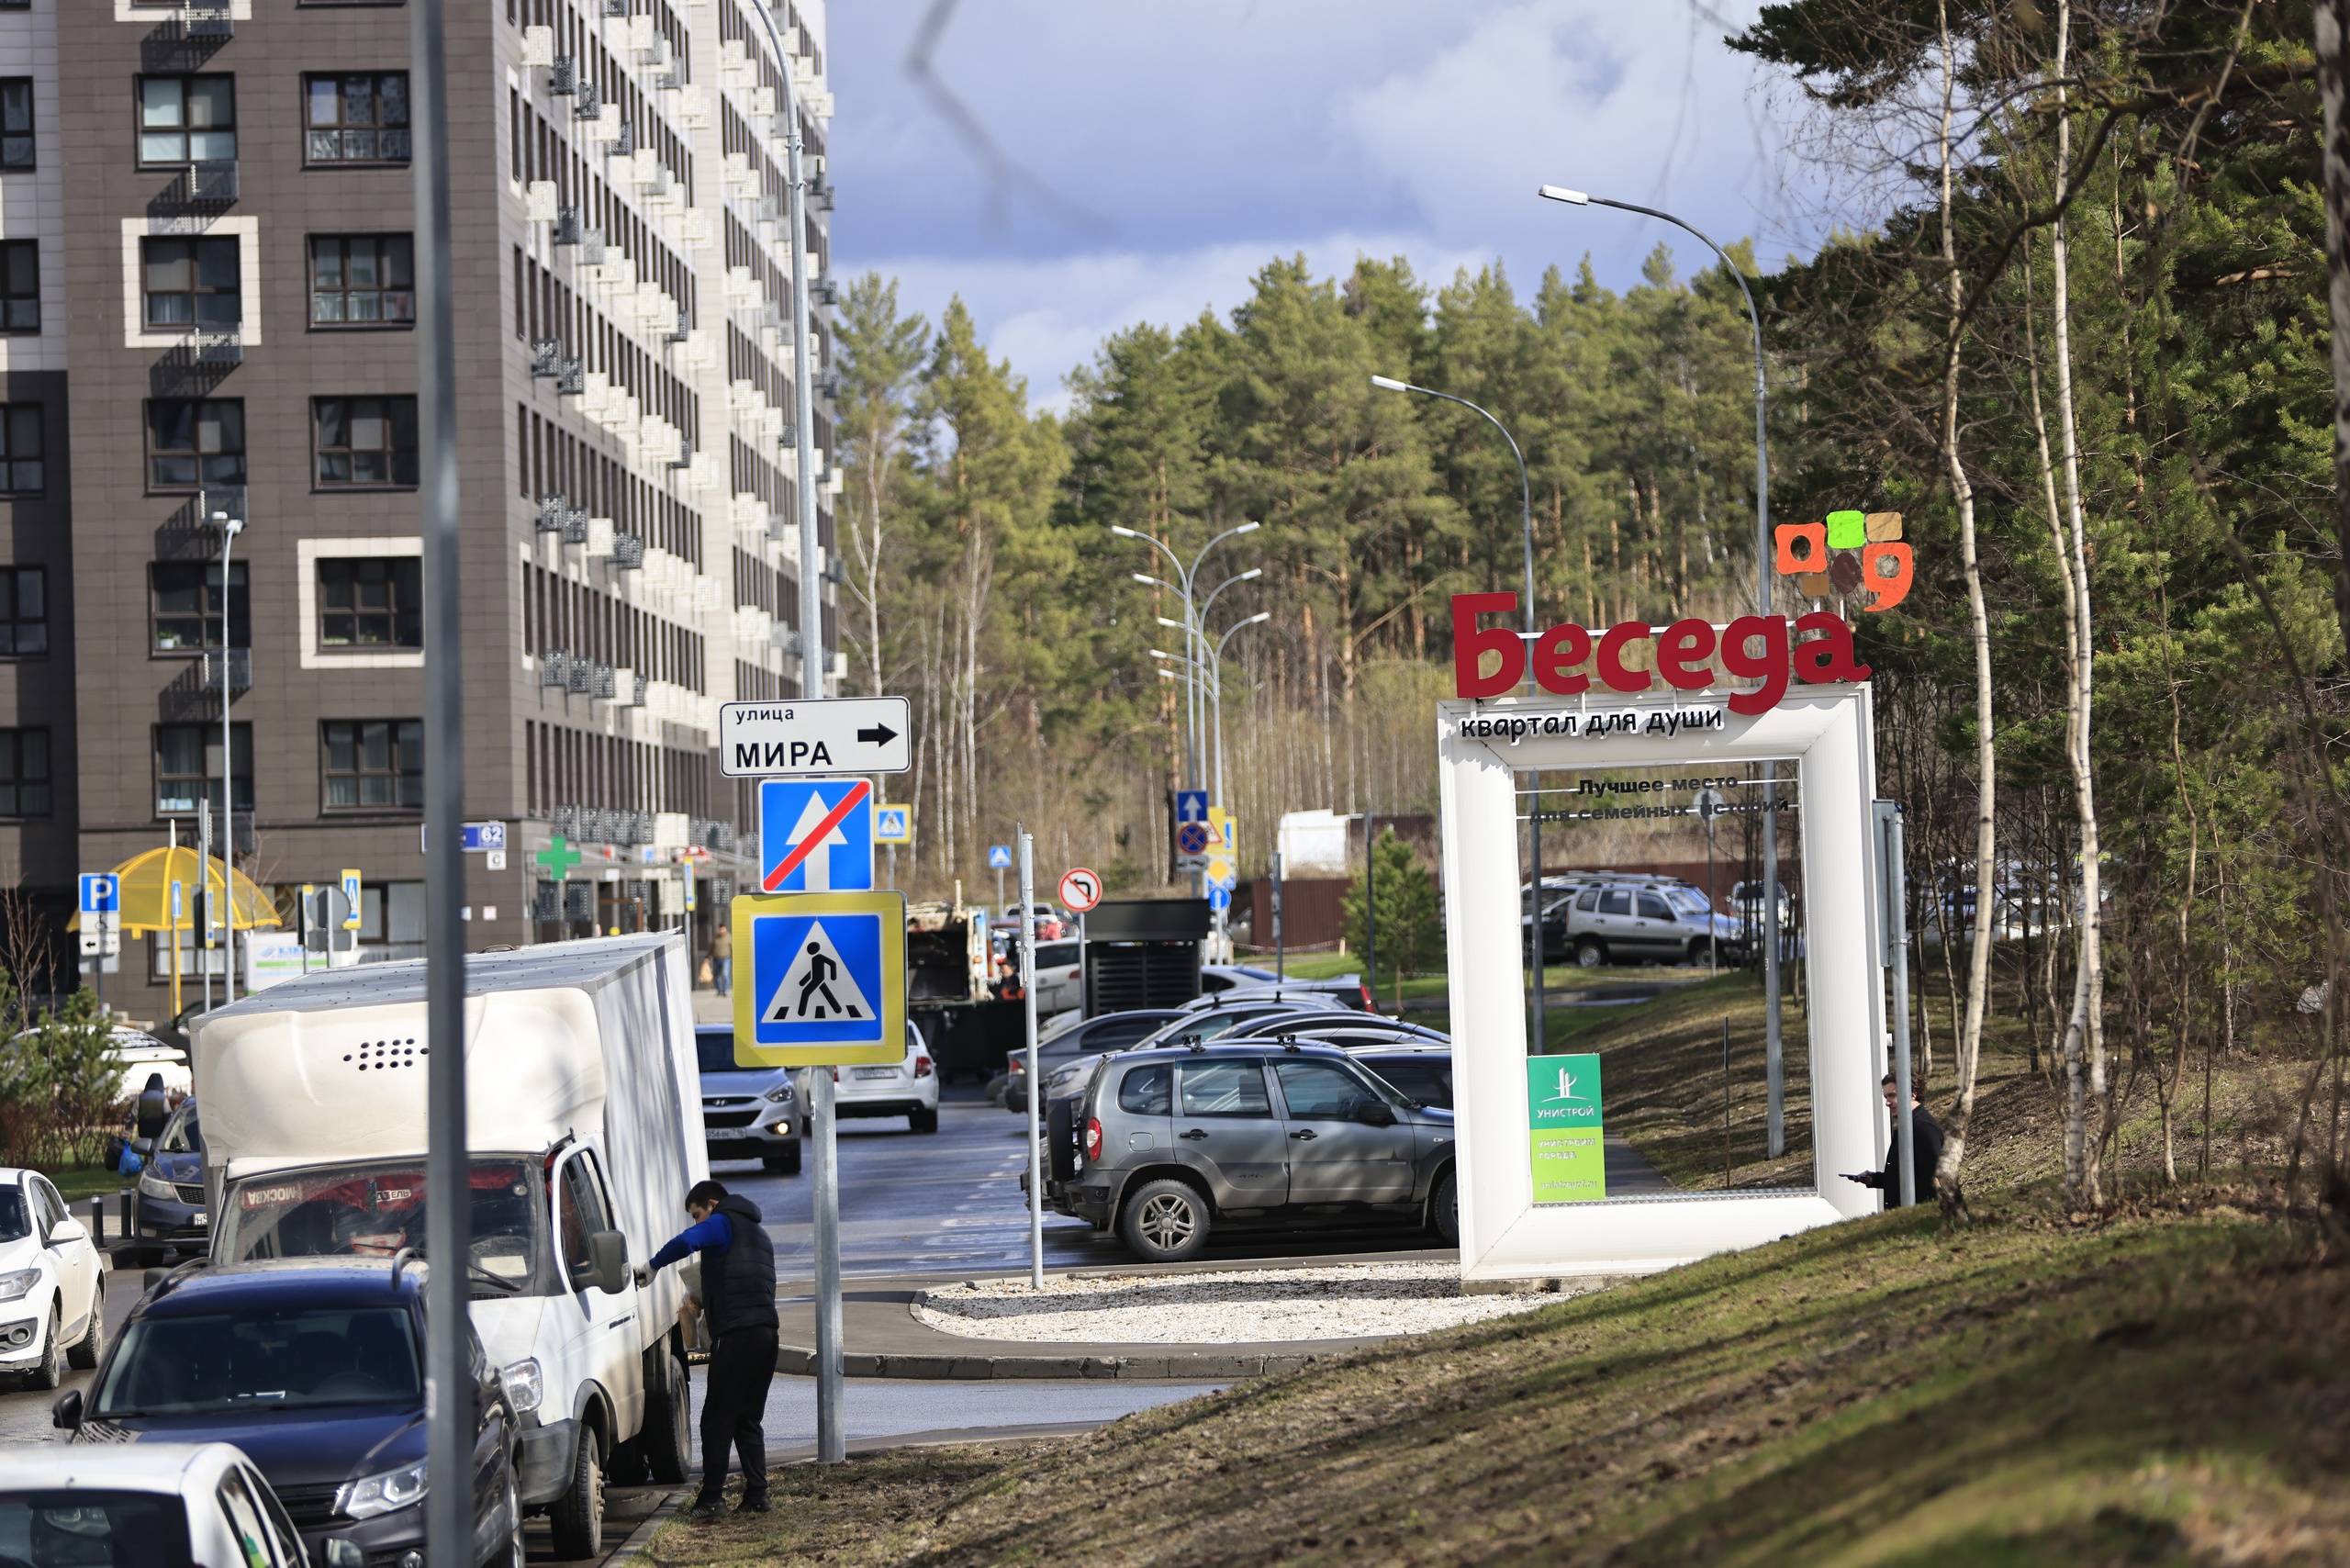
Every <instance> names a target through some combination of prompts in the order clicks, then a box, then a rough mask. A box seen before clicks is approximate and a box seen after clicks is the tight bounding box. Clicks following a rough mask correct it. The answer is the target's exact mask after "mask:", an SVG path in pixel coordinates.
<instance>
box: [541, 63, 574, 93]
mask: <svg viewBox="0 0 2350 1568" xmlns="http://www.w3.org/2000/svg"><path fill="white" fill-rule="evenodd" d="M578 86H579V62H578V61H577V60H576V59H575V58H574V57H573V56H571V55H568V54H558V55H556V56H555V57H554V64H553V65H550V66H548V67H547V91H548V92H550V93H552V94H554V95H555V96H556V97H558V98H567V97H569V96H571V95H572V94H573V93H574V92H576V91H577V90H578Z"/></svg>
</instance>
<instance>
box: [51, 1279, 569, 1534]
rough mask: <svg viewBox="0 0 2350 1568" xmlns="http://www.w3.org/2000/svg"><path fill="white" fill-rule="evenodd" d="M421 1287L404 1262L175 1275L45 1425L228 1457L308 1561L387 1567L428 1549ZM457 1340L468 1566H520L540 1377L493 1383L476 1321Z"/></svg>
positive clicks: (91, 1440)
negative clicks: (519, 1453)
mask: <svg viewBox="0 0 2350 1568" xmlns="http://www.w3.org/2000/svg"><path fill="white" fill-rule="evenodd" d="M473 1273H474V1277H475V1278H476V1280H480V1281H486V1280H487V1279H489V1278H492V1277H494V1276H489V1275H487V1274H485V1273H484V1271H480V1270H475V1271H473ZM424 1279H425V1270H424V1268H423V1266H422V1265H421V1264H420V1262H419V1261H418V1260H417V1259H416V1258H415V1256H414V1255H413V1254H412V1253H403V1254H402V1255H401V1256H399V1257H397V1258H394V1259H391V1260H388V1261H387V1260H384V1259H380V1258H375V1259H357V1258H349V1259H342V1258H337V1259H315V1258H306V1259H303V1260H299V1261H295V1260H281V1261H273V1262H265V1263H234V1264H223V1265H208V1264H202V1263H190V1264H184V1265H182V1266H181V1267H180V1268H178V1269H176V1270H174V1271H173V1272H172V1273H171V1275H170V1276H169V1277H167V1278H166V1279H164V1280H163V1281H162V1282H160V1283H159V1284H158V1285H157V1286H156V1287H155V1289H153V1290H151V1291H150V1292H149V1293H148V1294H147V1295H146V1296H145V1297H144V1298H143V1299H141V1300H140V1303H139V1305H137V1306H135V1307H133V1308H132V1309H131V1311H130V1316H129V1317H128V1318H127V1319H126V1320H125V1321H124V1323H123V1325H122V1331H121V1333H120V1334H119V1335H118V1336H117V1338H116V1339H115V1342H114V1344H113V1345H112V1346H111V1347H110V1348H109V1349H108V1350H107V1351H106V1358H105V1360H104V1361H103V1362H102V1363H101V1364H100V1365H99V1367H98V1375H97V1377H96V1378H95V1379H94V1380H93V1382H92V1383H91V1385H90V1390H89V1392H88V1394H86V1395H85V1394H84V1391H83V1390H81V1389H78V1388H74V1389H68V1390H67V1391H66V1392H65V1393H64V1394H61V1395H59V1396H58V1399H57V1402H56V1404H55V1405H54V1406H52V1407H51V1419H52V1420H53V1421H54V1423H55V1424H56V1425H57V1426H59V1427H61V1428H65V1429H66V1430H68V1431H70V1432H72V1433H73V1439H72V1440H73V1442H74V1443H75V1444H77V1445H82V1446H83V1451H85V1452H86V1451H88V1445H101V1446H110V1445H114V1444H119V1443H126V1442H127V1443H150V1442H153V1443H169V1444H184V1443H186V1442H190V1441H194V1440H199V1439H212V1440H218V1441H221V1442H228V1443H234V1444H235V1445H236V1446H237V1448H238V1449H239V1450H241V1451H242V1452H243V1453H245V1454H246V1455H248V1456H250V1457H251V1459H252V1463H253V1466H254V1468H255V1469H257V1470H259V1471H260V1472H261V1473H262V1474H263V1476H264V1477H265V1478H267V1480H268V1482H269V1484H270V1485H271V1487H272V1488H273V1489H274V1491H275V1492H276V1494H277V1497H278V1500H279V1501H280V1502H281V1503H283V1504H284V1505H285V1514H286V1516H287V1517H288V1518H289V1519H290V1520H291V1522H292V1523H293V1525H294V1527H295V1528H296V1529H297V1530H298V1531H300V1533H301V1536H302V1540H303V1543H304V1545H305V1546H307V1547H308V1550H309V1551H310V1554H311V1556H312V1558H313V1559H315V1560H316V1561H318V1562H333V1561H336V1560H338V1559H340V1560H341V1561H344V1562H351V1561H354V1559H353V1558H352V1557H351V1556H350V1552H349V1548H344V1549H342V1550H340V1551H334V1552H333V1553H331V1555H330V1551H329V1549H328V1542H329V1540H330V1539H332V1540H343V1541H347V1542H349V1543H350V1545H351V1546H353V1547H356V1548H357V1549H358V1551H359V1554H360V1555H359V1557H358V1559H356V1560H355V1561H360V1562H370V1563H372V1562H381V1563H384V1564H386V1568H389V1565H391V1564H396V1563H397V1562H400V1561H401V1560H402V1557H403V1554H405V1553H408V1552H411V1551H414V1552H420V1551H423V1549H424V1509H423V1508H422V1507H420V1506H418V1505H420V1503H421V1502H422V1501H423V1500H424V1472H425V1433H424V1344H425V1337H424ZM491 1288H492V1287H490V1286H488V1285H487V1284H486V1283H484V1284H477V1285H476V1291H477V1292H482V1293H487V1291H489V1290H490V1289H491ZM497 1288H498V1290H500V1291H501V1292H502V1291H503V1290H504V1289H505V1288H506V1287H504V1286H502V1285H501V1286H499V1287H497ZM465 1338H466V1343H467V1349H468V1351H469V1353H470V1357H471V1362H472V1367H473V1407H474V1453H473V1477H474V1499H473V1502H474V1506H473V1518H474V1550H473V1551H472V1552H471V1553H470V1555H469V1559H468V1560H469V1561H470V1562H473V1563H476V1564H480V1563H489V1562H495V1563H499V1564H506V1565H510V1568H522V1504H521V1497H520V1492H519V1490H518V1478H517V1475H516V1470H517V1465H516V1462H515V1452H514V1450H515V1448H516V1445H517V1443H518V1442H519V1440H520V1432H519V1428H518V1423H517V1417H518V1414H522V1413H529V1412H534V1411H535V1410H536V1408H537V1406H538V1402H539V1399H540V1397H541V1396H542V1394H543V1387H542V1384H541V1382H540V1378H539V1371H538V1368H537V1367H536V1366H535V1365H534V1364H530V1363H524V1364H523V1366H522V1367H519V1368H518V1367H509V1368H507V1369H506V1370H505V1372H504V1374H501V1373H500V1372H499V1371H498V1369H497V1368H494V1367H492V1366H491V1365H490V1363H489V1358H488V1357H487V1354H485V1353H484V1351H483V1350H482V1345H481V1340H480V1338H478V1337H477V1336H476V1335H475V1333H474V1332H473V1329H472V1327H471V1326H470V1325H468V1327H466V1330H465ZM518 1407H520V1409H518ZM254 1561H256V1562H267V1561H268V1559H267V1558H261V1559H255V1560H254Z"/></svg>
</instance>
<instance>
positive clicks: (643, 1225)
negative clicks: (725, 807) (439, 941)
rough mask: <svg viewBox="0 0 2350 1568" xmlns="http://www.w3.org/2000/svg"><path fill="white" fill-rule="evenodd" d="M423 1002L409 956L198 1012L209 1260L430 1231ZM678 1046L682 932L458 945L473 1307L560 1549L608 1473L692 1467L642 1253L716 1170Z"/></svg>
mask: <svg viewBox="0 0 2350 1568" xmlns="http://www.w3.org/2000/svg"><path fill="white" fill-rule="evenodd" d="M424 1007H425V992H424V964H423V962H422V960H415V961H411V962H406V963H391V964H373V965H362V966H360V967H357V968H353V969H335V970H331V971H328V972H322V973H319V974H314V975H308V976H305V977H303V978H301V979H298V980H286V981H285V982H283V983H282V984H279V985H275V986H273V987H271V988H270V989H269V990H267V991H263V992H261V993H260V994H258V995H256V996H252V997H249V998H247V999H245V1000H244V1001H241V1002H237V1003H235V1004H234V1005H232V1006H229V1007H224V1008H222V1009H220V1010H219V1011H218V1012H216V1013H211V1014H205V1015H204V1016H203V1017H202V1018H201V1020H200V1021H199V1022H198V1023H197V1025H196V1035H195V1038H194V1041H193V1044H192V1047H191V1054H192V1055H193V1057H194V1058H195V1069H196V1102H197V1103H199V1104H201V1105H202V1106H203V1107H204V1148H205V1162H206V1163H205V1178H206V1184H207V1187H208V1188H209V1189H210V1192H211V1195H212V1197H213V1204H212V1211H211V1212H212V1213H213V1214H214V1215H216V1216H218V1217H217V1219H216V1221H215V1229H214V1234H213V1238H212V1253H211V1256H212V1261H213V1262H214V1263H215V1264H216V1265H218V1264H223V1263H258V1262H263V1261H265V1260H271V1259H279V1258H315V1257H331V1256H353V1255H358V1256H369V1255H375V1256H381V1257H384V1258H385V1259H386V1260H389V1259H390V1258H392V1257H393V1256H395V1255H397V1253H398V1252H399V1251H400V1250H401V1249H404V1248H417V1249H421V1248H423V1247H424V1245H425V1220H424V1198H425V1169H424V1154H425V1081H426V1073H427V1068H426V1063H427V1061H428V1060H429V1058H430V1052H429V1050H428V1047H427V1046H426V1042H425V1014H424ZM693 1042H694V1030H693V1014H692V1004H691V1001H690V995H689V991H688V975H687V969H686V949H685V944H684V940H683V938H682V937H681V936H680V935H677V934H675V933H670V934H666V935H645V936H621V937H610V938H598V939H595V940H590V941H579V942H557V943H552V944H549V945H546V946H536V947H527V948H521V949H518V950H513V951H508V952H498V953H476V954H473V955H471V956H469V957H468V958H467V959H466V967H465V1110H466V1122H467V1128H468V1131H467V1136H466V1147H467V1148H468V1150H469V1152H470V1156H471V1160H472V1172H473V1173H472V1191H473V1202H472V1205H471V1208H472V1215H473V1249H472V1250H473V1255H472V1256H471V1257H470V1258H469V1259H467V1260H465V1261H466V1267H467V1270H468V1272H469V1275H470V1277H471V1279H472V1281H473V1286H474V1288H473V1292H472V1300H473V1317H474V1325H475V1327H476V1330H477V1331H478V1332H479V1333H480V1335H481V1338H482V1343H483V1344H484V1346H485V1347H486V1348H487V1350H488V1351H489V1354H490V1356H491V1358H492V1359H493V1360H494V1361H497V1362H498V1364H499V1366H500V1367H501V1368H503V1369H504V1375H505V1381H506V1384H507V1387H508V1389H509V1392H510V1393H511V1394H513V1395H514V1397H515V1402H516V1404H517V1406H520V1407H522V1408H521V1412H520V1414H521V1421H522V1425H523V1428H524V1429H523V1432H522V1435H521V1441H520V1451H519V1453H518V1455H517V1458H518V1460H519V1462H520V1463H519V1466H518V1469H519V1472H520V1473H519V1474H518V1477H517V1480H518V1484H519V1485H520V1489H521V1494H522V1501H523V1502H524V1504H525V1505H528V1506H532V1508H533V1509H534V1510H536V1509H540V1508H543V1509H544V1510H545V1511H546V1512H547V1513H548V1515H549V1516H550V1522H551V1523H552V1524H553V1525H554V1533H555V1547H556V1551H557V1554H558V1555H560V1556H563V1557H567V1558H576V1557H586V1556H592V1555H595V1554H596V1551H597V1548H598V1546H599V1542H600V1537H601V1533H602V1513H603V1496H604V1485H605V1481H606V1478H607V1476H608V1475H609V1476H610V1478H611V1479H613V1480H615V1481H618V1482H620V1483H621V1484H630V1483H633V1482H643V1481H644V1480H647V1479H650V1480H653V1481H657V1482H665V1483H676V1482H681V1481H683V1480H685V1479H686V1473H687V1467H688V1462H689V1461H690V1455H691V1449H690V1429H689V1426H688V1418H687V1409H686V1406H687V1388H688V1383H687V1377H686V1346H685V1342H684V1339H683V1338H682V1336H681V1335H680V1333H679V1330H678V1325H677V1309H678V1307H679V1305H680V1304H681V1303H682V1301H683V1298H684V1294H685V1287H684V1285H683V1283H682V1282H680V1281H679V1279H678V1277H677V1271H675V1270H663V1271H661V1273H660V1274H659V1275H658V1276H655V1275H652V1274H651V1273H650V1272H649V1271H648V1270H647V1269H646V1267H645V1264H646V1261H647V1260H649V1259H650V1258H651V1256H652V1255H653V1253H654V1251H655V1249H657V1248H658V1247H659V1246H660V1245H661V1243H662V1242H664V1241H666V1240H667V1239H668V1238H669V1237H671V1236H672V1235H674V1234H676V1233H677V1231H678V1230H680V1229H682V1228H684V1226H686V1225H687V1224H688V1215H686V1212H685V1200H686V1193H687V1190H688V1188H690V1187H691V1186H692V1185H693V1183H694V1182H699V1181H700V1180H701V1179H702V1178H703V1177H705V1176H707V1175H708V1174H709V1173H710V1164H709V1159H708V1157H707V1155H706V1154H705V1152H704V1144H703V1134H702V1126H701V1095H700V1090H699V1082H698V1080H697V1077H696V1063H695V1057H694V1043H693ZM427 1260H428V1262H430V1263H431V1264H433V1265H434V1266H439V1265H440V1264H441V1263H442V1260H437V1259H431V1257H430V1255H429V1254H428V1255H427Z"/></svg>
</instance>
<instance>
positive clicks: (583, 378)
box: [554, 354, 588, 398]
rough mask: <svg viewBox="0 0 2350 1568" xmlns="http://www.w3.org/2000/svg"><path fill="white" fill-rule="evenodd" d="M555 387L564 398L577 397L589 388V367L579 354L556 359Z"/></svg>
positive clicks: (557, 392)
mask: <svg viewBox="0 0 2350 1568" xmlns="http://www.w3.org/2000/svg"><path fill="white" fill-rule="evenodd" d="M554 389H555V393H556V395H557V396H558V397H563V398H576V397H578V396H579V395H580V394H581V393H583V392H585V391H587V390H588V367H587V366H586V364H583V363H582V362H581V360H580V358H579V356H578V355H577V354H568V355H565V357H564V358H562V359H559V360H557V361H555V377H554Z"/></svg>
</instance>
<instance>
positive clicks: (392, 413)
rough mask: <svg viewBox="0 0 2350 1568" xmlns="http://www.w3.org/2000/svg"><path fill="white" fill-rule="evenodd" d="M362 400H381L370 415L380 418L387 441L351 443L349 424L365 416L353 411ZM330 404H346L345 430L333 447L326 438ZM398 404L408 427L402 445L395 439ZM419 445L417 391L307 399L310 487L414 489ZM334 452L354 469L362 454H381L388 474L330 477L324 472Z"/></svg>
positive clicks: (418, 463) (397, 430) (398, 421)
mask: <svg viewBox="0 0 2350 1568" xmlns="http://www.w3.org/2000/svg"><path fill="white" fill-rule="evenodd" d="M363 403H381V404H383V405H384V410H383V412H382V413H381V414H379V415H375V416H373V417H375V418H376V419H379V420H381V421H382V422H383V424H384V426H385V441H386V444H385V445H383V446H380V447H376V446H365V447H363V446H353V445H352V444H351V442H350V432H351V430H352V428H353V426H355V425H356V424H357V423H358V421H359V420H361V419H362V418H365V417H368V416H364V415H361V414H359V413H357V412H355V411H354V410H355V409H356V408H357V406H358V405H360V404H363ZM331 405H344V406H345V407H344V408H343V411H342V425H343V431H344V440H343V443H342V444H341V445H340V446H332V447H330V446H329V445H328V444H327V442H326V412H327V409H328V408H329V407H330V406H331ZM401 405H405V406H406V409H407V429H408V439H409V442H410V444H409V445H408V447H406V448H405V449H403V448H402V447H401V446H400V445H399V444H398V443H397V436H398V433H399V430H400V426H401V419H400V414H399V411H398V409H399V406H401ZM422 446H423V438H422V436H421V434H420V432H419V431H418V430H417V424H416V395H415V394H414V393H412V392H362V393H346V394H338V395H335V396H331V397H318V398H311V399H310V488H311V489H312V490H314V491H315V490H413V489H415V488H416V487H417V476H418V472H419V465H420V462H421V458H420V453H421V450H422ZM333 454H341V457H342V460H343V462H344V463H345V464H346V465H350V466H351V467H353V468H354V469H355V467H356V466H357V460H358V458H359V457H360V456H361V455H362V454H370V455H373V454H380V455H381V456H382V457H383V459H384V467H385V471H386V474H387V475H388V476H389V477H386V478H382V479H353V478H342V479H330V478H328V477H327V476H326V465H327V463H328V462H329V460H330V457H331V456H332V455H333ZM403 456H405V457H406V459H407V463H406V465H405V472H406V474H407V477H405V478H403V477H401V474H402V472H403V465H402V463H401V458H402V457H403Z"/></svg>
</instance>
